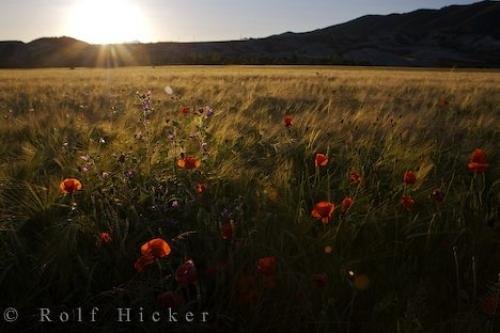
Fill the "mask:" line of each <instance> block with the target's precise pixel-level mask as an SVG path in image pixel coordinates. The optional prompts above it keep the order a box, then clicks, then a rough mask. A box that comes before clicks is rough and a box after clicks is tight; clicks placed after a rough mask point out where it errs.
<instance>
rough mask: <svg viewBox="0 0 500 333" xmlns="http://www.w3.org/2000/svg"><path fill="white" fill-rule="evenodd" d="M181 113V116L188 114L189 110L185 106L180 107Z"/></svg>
mask: <svg viewBox="0 0 500 333" xmlns="http://www.w3.org/2000/svg"><path fill="white" fill-rule="evenodd" d="M181 113H182V114H188V113H189V108H188V107H187V106H183V107H181Z"/></svg>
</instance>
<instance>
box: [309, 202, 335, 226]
mask: <svg viewBox="0 0 500 333" xmlns="http://www.w3.org/2000/svg"><path fill="white" fill-rule="evenodd" d="M334 211H335V205H334V204H333V203H331V202H327V201H321V202H318V203H317V204H316V205H315V206H314V209H313V210H312V212H311V216H312V217H313V218H315V219H316V220H321V223H323V224H328V222H330V220H331V219H332V216H333V212H334Z"/></svg>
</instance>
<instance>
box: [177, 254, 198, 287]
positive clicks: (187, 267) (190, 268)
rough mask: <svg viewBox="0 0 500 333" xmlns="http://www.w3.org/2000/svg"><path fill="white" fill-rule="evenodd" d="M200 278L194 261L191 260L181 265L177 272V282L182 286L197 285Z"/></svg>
mask: <svg viewBox="0 0 500 333" xmlns="http://www.w3.org/2000/svg"><path fill="white" fill-rule="evenodd" d="M197 278H198V273H197V271H196V266H195V265H194V261H193V260H191V259H189V260H187V261H186V262H185V263H183V264H182V265H180V266H179V267H178V268H177V270H176V271H175V280H176V281H177V282H178V283H179V284H180V285H182V286H185V287H186V286H188V285H190V284H192V283H195V282H196V280H197Z"/></svg>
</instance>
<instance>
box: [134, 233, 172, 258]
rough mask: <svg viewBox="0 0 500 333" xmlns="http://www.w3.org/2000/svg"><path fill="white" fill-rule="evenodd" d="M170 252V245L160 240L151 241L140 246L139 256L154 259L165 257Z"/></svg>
mask: <svg viewBox="0 0 500 333" xmlns="http://www.w3.org/2000/svg"><path fill="white" fill-rule="evenodd" d="M171 251H172V250H171V248H170V245H168V243H167V242H166V241H164V240H163V239H161V238H155V239H152V240H150V241H149V242H147V243H144V244H143V245H142V246H141V254H142V255H143V256H144V257H152V258H154V259H159V258H163V257H166V256H168V255H169V254H170V252H171Z"/></svg>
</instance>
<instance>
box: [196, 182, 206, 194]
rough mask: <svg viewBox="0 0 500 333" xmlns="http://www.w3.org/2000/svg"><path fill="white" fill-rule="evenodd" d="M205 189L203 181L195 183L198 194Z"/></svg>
mask: <svg viewBox="0 0 500 333" xmlns="http://www.w3.org/2000/svg"><path fill="white" fill-rule="evenodd" d="M206 189H207V187H206V185H205V184H203V183H198V184H196V187H195V191H196V193H198V194H202V193H203V192H205V190H206Z"/></svg>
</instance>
